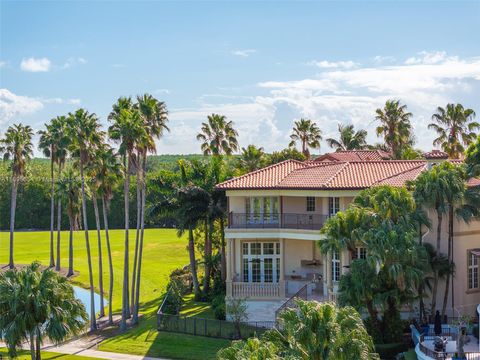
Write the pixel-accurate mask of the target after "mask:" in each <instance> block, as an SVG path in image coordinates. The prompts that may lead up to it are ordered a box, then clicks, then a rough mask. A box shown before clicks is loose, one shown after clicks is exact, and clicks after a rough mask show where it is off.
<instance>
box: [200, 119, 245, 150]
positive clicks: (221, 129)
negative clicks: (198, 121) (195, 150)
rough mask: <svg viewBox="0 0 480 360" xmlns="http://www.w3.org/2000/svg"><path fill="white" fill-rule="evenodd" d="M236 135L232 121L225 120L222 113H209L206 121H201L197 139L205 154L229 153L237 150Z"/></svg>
mask: <svg viewBox="0 0 480 360" xmlns="http://www.w3.org/2000/svg"><path fill="white" fill-rule="evenodd" d="M237 136H238V133H237V131H236V130H235V128H234V127H233V122H232V121H227V118H226V116H224V115H219V114H211V115H208V116H207V122H203V123H202V128H201V131H200V133H199V134H198V135H197V140H199V141H201V142H202V145H201V149H202V152H203V153H204V154H205V155H222V154H225V155H231V154H232V153H234V152H235V151H237V150H238V142H237Z"/></svg>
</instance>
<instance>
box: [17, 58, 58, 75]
mask: <svg viewBox="0 0 480 360" xmlns="http://www.w3.org/2000/svg"><path fill="white" fill-rule="evenodd" d="M50 66H51V62H50V60H48V59H47V58H38V59H37V58H33V57H31V58H27V59H25V58H24V59H22V62H21V63H20V68H21V69H22V70H23V71H29V72H47V71H49V70H50Z"/></svg>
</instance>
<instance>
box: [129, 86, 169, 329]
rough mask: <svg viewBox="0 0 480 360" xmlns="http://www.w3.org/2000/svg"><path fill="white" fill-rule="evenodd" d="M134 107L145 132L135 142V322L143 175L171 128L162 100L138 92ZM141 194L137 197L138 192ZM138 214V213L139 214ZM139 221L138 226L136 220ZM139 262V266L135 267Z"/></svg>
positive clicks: (143, 218)
mask: <svg viewBox="0 0 480 360" xmlns="http://www.w3.org/2000/svg"><path fill="white" fill-rule="evenodd" d="M135 108H136V109H137V110H138V112H139V113H140V116H141V119H142V121H143V126H144V128H145V129H146V131H145V134H144V135H145V136H144V137H143V138H140V139H139V141H138V142H137V150H138V159H139V164H138V172H137V237H136V241H135V256H134V263H133V272H132V305H133V323H134V324H136V323H138V312H139V308H140V280H141V271H142V257H143V236H144V227H145V202H146V191H147V186H146V177H147V153H148V152H149V151H150V152H156V146H155V139H160V138H161V137H162V136H163V134H164V132H165V131H170V129H169V128H168V126H167V122H168V117H167V116H168V112H167V107H166V105H165V103H164V102H162V101H158V100H157V99H155V98H154V97H153V96H152V95H149V94H144V95H142V96H137V103H136V104H135ZM138 195H140V199H139V196H138ZM138 213H139V214H140V217H139V216H138ZM139 223H140V226H138V224H139ZM137 266H138V269H137Z"/></svg>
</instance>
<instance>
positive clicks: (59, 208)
mask: <svg viewBox="0 0 480 360" xmlns="http://www.w3.org/2000/svg"><path fill="white" fill-rule="evenodd" d="M61 174H62V167H61V165H59V166H58V179H59V180H60V176H61ZM61 233H62V200H61V199H60V197H59V198H58V205H57V266H56V270H57V271H60V268H61V266H60V239H61Z"/></svg>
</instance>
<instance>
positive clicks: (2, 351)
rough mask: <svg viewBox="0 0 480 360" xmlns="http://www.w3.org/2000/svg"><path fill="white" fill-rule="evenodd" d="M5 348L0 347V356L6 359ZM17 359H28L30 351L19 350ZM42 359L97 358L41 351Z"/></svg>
mask: <svg viewBox="0 0 480 360" xmlns="http://www.w3.org/2000/svg"><path fill="white" fill-rule="evenodd" d="M7 354H8V352H7V350H5V348H2V349H0V358H1V357H2V356H3V357H4V358H6V359H8V357H7ZM17 359H18V360H27V359H28V360H30V352H29V351H20V352H19V354H18V357H17ZM42 359H61V360H94V359H98V358H93V357H87V356H77V355H65V354H58V353H54V352H47V351H42Z"/></svg>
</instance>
